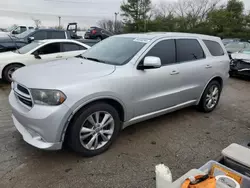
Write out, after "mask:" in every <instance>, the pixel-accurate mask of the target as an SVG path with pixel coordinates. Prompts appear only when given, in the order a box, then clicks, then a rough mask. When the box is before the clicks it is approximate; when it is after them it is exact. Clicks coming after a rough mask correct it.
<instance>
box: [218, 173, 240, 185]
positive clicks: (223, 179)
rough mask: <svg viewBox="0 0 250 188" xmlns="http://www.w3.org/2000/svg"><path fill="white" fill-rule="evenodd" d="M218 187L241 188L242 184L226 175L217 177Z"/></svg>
mask: <svg viewBox="0 0 250 188" xmlns="http://www.w3.org/2000/svg"><path fill="white" fill-rule="evenodd" d="M215 178H216V187H221V188H240V184H239V183H238V182H237V181H235V180H234V179H233V178H230V177H228V176H225V175H219V176H216V177H215Z"/></svg>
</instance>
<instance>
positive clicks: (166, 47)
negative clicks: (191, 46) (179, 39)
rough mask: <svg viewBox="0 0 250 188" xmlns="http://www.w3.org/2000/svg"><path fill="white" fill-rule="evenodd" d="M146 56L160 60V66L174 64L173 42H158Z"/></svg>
mask: <svg viewBox="0 0 250 188" xmlns="http://www.w3.org/2000/svg"><path fill="white" fill-rule="evenodd" d="M146 56H155V57H159V58H160V59H161V64H162V65H167V64H172V63H175V42H174V40H163V41H160V42H158V43H157V44H156V45H155V46H154V47H153V48H151V50H150V51H149V52H148V53H147V55H146Z"/></svg>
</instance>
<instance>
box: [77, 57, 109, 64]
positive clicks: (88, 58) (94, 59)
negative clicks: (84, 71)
mask: <svg viewBox="0 0 250 188" xmlns="http://www.w3.org/2000/svg"><path fill="white" fill-rule="evenodd" d="M82 58H84V59H87V60H91V61H96V62H99V63H105V61H102V60H100V59H96V58H92V57H85V56H82Z"/></svg>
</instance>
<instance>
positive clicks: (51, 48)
mask: <svg viewBox="0 0 250 188" xmlns="http://www.w3.org/2000/svg"><path fill="white" fill-rule="evenodd" d="M37 51H38V54H40V55H46V54H53V53H59V52H60V51H61V50H60V43H52V44H47V45H45V46H43V47H41V48H40V49H38V50H37Z"/></svg>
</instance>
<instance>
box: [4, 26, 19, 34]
mask: <svg viewBox="0 0 250 188" xmlns="http://www.w3.org/2000/svg"><path fill="white" fill-rule="evenodd" d="M16 28H17V26H16V25H13V26H11V27H9V28H7V29H6V31H7V32H11V31H13V30H14V29H16Z"/></svg>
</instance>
